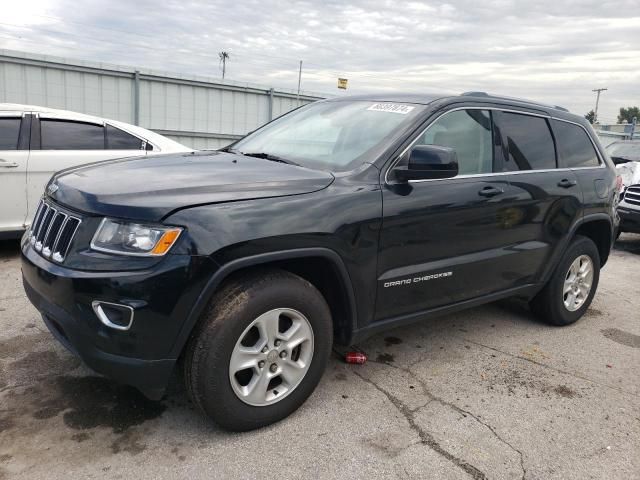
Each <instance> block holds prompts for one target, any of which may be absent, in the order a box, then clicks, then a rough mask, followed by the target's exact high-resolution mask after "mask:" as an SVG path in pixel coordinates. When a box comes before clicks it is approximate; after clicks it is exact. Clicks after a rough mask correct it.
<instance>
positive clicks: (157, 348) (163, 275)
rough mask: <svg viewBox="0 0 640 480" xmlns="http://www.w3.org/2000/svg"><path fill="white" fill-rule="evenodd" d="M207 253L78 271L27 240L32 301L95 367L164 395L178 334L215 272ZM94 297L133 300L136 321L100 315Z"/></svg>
mask: <svg viewBox="0 0 640 480" xmlns="http://www.w3.org/2000/svg"><path fill="white" fill-rule="evenodd" d="M210 264H213V262H211V261H210V260H209V259H207V258H203V257H190V256H188V255H173V256H172V255H167V258H165V259H163V260H162V261H161V262H160V263H159V264H158V265H156V266H155V267H153V268H152V269H147V270H144V271H127V272H90V271H84V270H72V269H68V268H64V267H63V266H61V265H57V264H54V263H52V262H49V261H48V260H46V259H44V258H43V257H41V256H40V255H39V254H38V253H37V252H35V250H34V249H33V247H32V246H31V245H30V244H29V242H23V244H22V278H23V283H24V288H25V291H26V293H27V296H28V298H29V300H30V301H31V303H33V305H34V306H35V307H36V308H37V309H38V310H39V312H40V313H41V315H42V318H43V320H44V323H45V324H46V326H47V327H48V329H49V330H50V331H51V333H52V334H53V336H54V337H55V338H56V339H57V340H58V341H59V342H60V343H62V344H63V345H64V346H65V347H66V348H67V349H69V350H70V351H71V352H72V353H74V354H76V355H77V356H79V357H80V358H81V359H82V360H83V361H84V363H86V364H87V365H88V366H89V367H90V368H91V369H93V370H95V371H96V372H98V373H101V374H103V375H105V376H107V377H110V378H112V379H114V380H117V381H119V382H122V383H125V384H128V385H132V386H134V387H136V388H138V389H139V390H140V391H141V392H142V393H144V394H145V395H146V396H147V397H149V398H151V399H154V400H157V399H160V398H161V397H162V395H163V394H164V391H165V389H166V386H167V383H168V381H169V378H170V376H171V372H172V370H173V367H174V365H175V363H176V360H177V358H178V356H179V351H180V349H181V347H182V346H181V345H179V346H176V339H177V338H178V337H179V333H180V332H181V330H182V327H183V325H184V321H185V319H186V318H188V317H189V315H190V313H191V309H192V306H193V304H194V303H195V302H196V300H197V298H198V296H199V295H200V293H201V292H202V290H203V288H204V285H205V284H206V280H207V279H208V278H209V275H210V272H211V269H210V268H209V267H210ZM93 301H102V302H112V303H117V304H122V305H131V306H132V307H133V310H134V313H135V314H134V321H133V323H132V325H131V328H130V329H128V330H126V331H122V330H117V329H114V328H111V327H109V326H108V325H105V324H104V323H103V322H101V321H100V319H99V318H98V316H97V315H96V312H95V311H94V310H93V308H92V306H91V304H92V302H93Z"/></svg>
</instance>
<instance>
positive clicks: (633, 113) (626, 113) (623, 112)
mask: <svg viewBox="0 0 640 480" xmlns="http://www.w3.org/2000/svg"><path fill="white" fill-rule="evenodd" d="M633 117H636V118H637V119H638V121H640V108H638V107H627V108H623V107H620V115H618V123H622V122H624V121H625V120H626V121H627V122H629V123H631V122H632V121H633Z"/></svg>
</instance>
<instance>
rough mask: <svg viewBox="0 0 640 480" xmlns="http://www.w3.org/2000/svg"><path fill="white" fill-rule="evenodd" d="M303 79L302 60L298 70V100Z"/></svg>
mask: <svg viewBox="0 0 640 480" xmlns="http://www.w3.org/2000/svg"><path fill="white" fill-rule="evenodd" d="M301 80H302V60H300V69H299V70H298V95H297V96H296V100H300V81H301Z"/></svg>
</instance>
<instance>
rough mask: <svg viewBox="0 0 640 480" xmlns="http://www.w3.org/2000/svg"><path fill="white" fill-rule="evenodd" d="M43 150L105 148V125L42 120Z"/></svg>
mask: <svg viewBox="0 0 640 480" xmlns="http://www.w3.org/2000/svg"><path fill="white" fill-rule="evenodd" d="M40 135H41V144H42V146H41V147H40V148H41V149H42V150H104V149H105V136H104V127H103V126H102V125H96V124H94V123H85V122H72V121H68V120H51V119H41V120H40Z"/></svg>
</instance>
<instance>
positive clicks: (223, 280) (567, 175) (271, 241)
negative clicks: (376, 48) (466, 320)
mask: <svg viewBox="0 0 640 480" xmlns="http://www.w3.org/2000/svg"><path fill="white" fill-rule="evenodd" d="M616 197H617V192H616V175H615V173H614V169H613V166H612V165H611V164H610V160H608V158H607V157H606V155H605V154H604V152H603V149H602V147H601V146H600V144H599V142H598V141H597V140H596V138H595V136H594V135H593V132H592V130H591V128H590V126H589V125H588V123H587V122H586V120H584V119H583V118H581V117H579V116H576V115H572V114H570V113H568V112H567V111H566V110H564V109H562V108H559V107H551V106H546V105H540V104H536V103H531V102H527V101H522V100H514V99H506V98H500V97H494V96H489V95H487V94H484V93H480V92H476V93H468V94H463V95H460V96H453V97H451V96H449V97H436V96H426V95H416V96H402V95H398V96H394V95H389V96H368V97H351V98H349V97H343V98H340V99H334V100H327V101H321V102H317V103H314V104H311V105H307V106H305V107H303V108H300V109H297V110H295V111H293V112H291V113H289V114H287V115H285V116H283V117H281V118H279V119H277V120H275V121H273V122H271V123H269V124H267V125H266V126H264V127H262V128H260V129H259V130H257V131H256V132H253V133H251V134H250V135H248V136H247V137H245V138H244V139H242V140H240V141H238V142H236V143H235V144H233V145H232V146H230V147H228V148H226V149H224V150H223V151H219V152H202V153H194V154H176V155H168V156H164V157H154V158H139V159H133V160H126V161H111V162H106V163H101V164H99V165H90V166H85V167H79V168H75V169H71V170H67V171H64V172H62V173H59V174H57V175H56V176H55V177H54V178H53V180H52V181H51V182H50V184H49V185H48V187H47V190H46V192H45V196H44V198H43V200H42V203H41V205H40V208H39V209H38V212H37V214H36V216H35V218H34V221H33V224H32V227H31V230H30V231H28V232H27V234H26V235H25V237H24V238H23V241H22V257H23V260H22V261H23V266H22V270H23V277H24V285H25V289H26V291H27V294H28V296H29V298H30V299H31V301H32V302H33V304H34V305H35V306H36V307H37V308H38V309H39V310H40V311H41V312H42V316H43V318H44V321H45V323H46V324H47V326H48V327H49V329H50V330H51V332H52V333H53V335H54V336H55V337H56V338H57V339H58V340H59V341H60V342H62V343H63V344H64V345H66V346H67V347H68V348H69V349H70V350H72V351H73V352H75V353H77V354H78V355H79V356H80V357H81V358H82V359H83V360H84V361H85V362H86V363H87V364H88V365H89V366H90V367H92V368H93V369H95V370H96V371H98V372H101V373H103V374H106V375H108V376H110V377H112V378H114V379H117V380H119V381H121V382H124V383H127V384H131V385H134V386H136V387H138V388H139V389H140V390H141V391H143V392H144V393H145V394H146V395H147V396H149V397H150V398H155V399H157V398H160V397H161V396H162V394H163V392H164V389H165V386H166V384H167V381H168V378H169V376H170V373H171V372H172V370H173V369H174V367H176V365H180V366H181V368H182V369H183V371H184V378H185V380H186V386H187V390H188V392H189V394H190V396H191V398H192V399H193V401H194V403H195V404H196V405H197V406H198V407H199V408H200V409H201V410H202V411H203V412H204V413H205V414H206V415H208V416H209V417H211V418H212V419H213V420H215V421H216V422H217V423H219V424H220V425H222V426H223V427H226V428H228V429H233V430H248V429H252V428H256V427H260V426H263V425H267V424H269V423H272V422H275V421H277V420H280V419H282V418H283V417H285V416H287V415H289V414H290V413H291V412H293V411H294V410H295V409H296V408H298V407H299V406H300V405H301V404H302V403H303V402H304V401H305V399H306V398H307V397H308V396H309V395H310V394H311V392H312V391H313V390H314V388H315V386H316V385H317V383H318V381H319V380H320V377H321V375H322V372H323V370H324V368H325V365H326V363H327V359H328V358H329V355H330V352H331V347H332V343H333V341H334V340H335V341H336V342H338V343H340V344H350V343H352V342H356V341H358V340H360V339H362V338H363V337H365V336H366V335H369V334H372V333H374V332H378V331H380V330H383V329H386V328H390V327H396V326H398V325H403V324H406V323H409V322H413V321H416V320H423V319H427V318H429V317H432V316H434V315H437V314H443V313H447V312H452V311H456V310H459V309H463V308H467V307H473V306H475V305H479V304H482V303H486V302H491V301H494V300H497V299H500V298H504V297H509V296H520V297H524V298H526V299H529V300H530V301H531V308H532V309H533V310H534V311H535V312H537V313H538V314H539V315H540V317H541V318H542V319H543V320H546V321H547V322H549V323H551V324H553V325H567V324H570V323H573V322H575V321H576V320H578V319H579V318H580V317H581V316H582V315H583V314H584V312H585V310H586V309H587V308H588V307H589V304H590V303H591V300H592V299H593V296H594V294H595V292H596V287H597V285H598V278H599V271H600V268H601V267H602V266H603V265H604V264H605V262H606V260H607V256H608V255H609V249H610V246H611V242H612V236H613V232H614V230H615V228H616V225H615V223H616V220H615V218H616V217H615V213H614V207H615V205H614V203H615V200H614V199H615V198H616Z"/></svg>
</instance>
